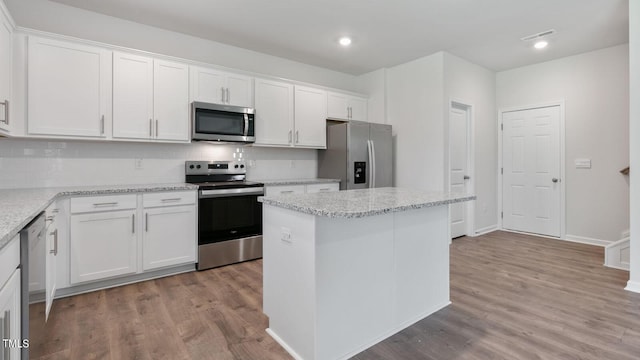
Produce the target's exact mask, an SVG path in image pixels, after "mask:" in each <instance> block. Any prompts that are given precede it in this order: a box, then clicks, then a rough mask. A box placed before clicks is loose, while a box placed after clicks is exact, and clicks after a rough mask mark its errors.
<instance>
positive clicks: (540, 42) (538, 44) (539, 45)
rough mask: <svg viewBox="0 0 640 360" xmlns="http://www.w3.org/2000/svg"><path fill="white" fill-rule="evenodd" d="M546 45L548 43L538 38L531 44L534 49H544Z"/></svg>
mask: <svg viewBox="0 0 640 360" xmlns="http://www.w3.org/2000/svg"><path fill="white" fill-rule="evenodd" d="M547 45H549V43H548V42H546V41H544V40H538V41H536V43H535V44H533V47H534V48H536V49H544V48H546V47H547Z"/></svg>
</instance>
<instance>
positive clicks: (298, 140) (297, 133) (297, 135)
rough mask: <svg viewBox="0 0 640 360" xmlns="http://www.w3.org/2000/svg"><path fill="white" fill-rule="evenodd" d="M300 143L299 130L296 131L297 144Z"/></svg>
mask: <svg viewBox="0 0 640 360" xmlns="http://www.w3.org/2000/svg"><path fill="white" fill-rule="evenodd" d="M299 142H300V134H299V132H298V130H296V144H297V143H299Z"/></svg>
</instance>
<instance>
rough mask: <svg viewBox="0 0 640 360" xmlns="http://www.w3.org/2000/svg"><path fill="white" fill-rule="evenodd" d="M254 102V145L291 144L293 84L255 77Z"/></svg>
mask: <svg viewBox="0 0 640 360" xmlns="http://www.w3.org/2000/svg"><path fill="white" fill-rule="evenodd" d="M255 102H256V115H255V128H256V142H255V145H286V146H289V145H291V144H292V141H293V85H291V84H287V83H282V82H277V81H271V80H264V79H256V84H255Z"/></svg>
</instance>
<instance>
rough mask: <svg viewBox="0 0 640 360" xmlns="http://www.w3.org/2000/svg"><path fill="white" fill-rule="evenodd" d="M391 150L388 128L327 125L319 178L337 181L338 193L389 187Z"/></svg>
mask: <svg viewBox="0 0 640 360" xmlns="http://www.w3.org/2000/svg"><path fill="white" fill-rule="evenodd" d="M392 149H393V146H392V137H391V125H382V124H371V123H367V122H361V121H350V122H346V123H332V122H328V123H327V149H326V150H320V151H319V152H318V177H321V178H331V179H340V190H351V189H366V188H374V187H388V186H392V182H393V154H392Z"/></svg>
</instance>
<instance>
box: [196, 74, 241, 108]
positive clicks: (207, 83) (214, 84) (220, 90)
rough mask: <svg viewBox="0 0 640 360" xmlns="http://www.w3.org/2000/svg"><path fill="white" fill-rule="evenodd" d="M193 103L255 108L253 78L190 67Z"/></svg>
mask: <svg viewBox="0 0 640 360" xmlns="http://www.w3.org/2000/svg"><path fill="white" fill-rule="evenodd" d="M190 73H191V101H201V102H208V103H215V104H224V105H234V106H244V107H253V78H251V77H250V76H245V75H239V74H233V73H227V72H223V71H219V70H215V69H209V68H203V67H196V66H191V67H190Z"/></svg>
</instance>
